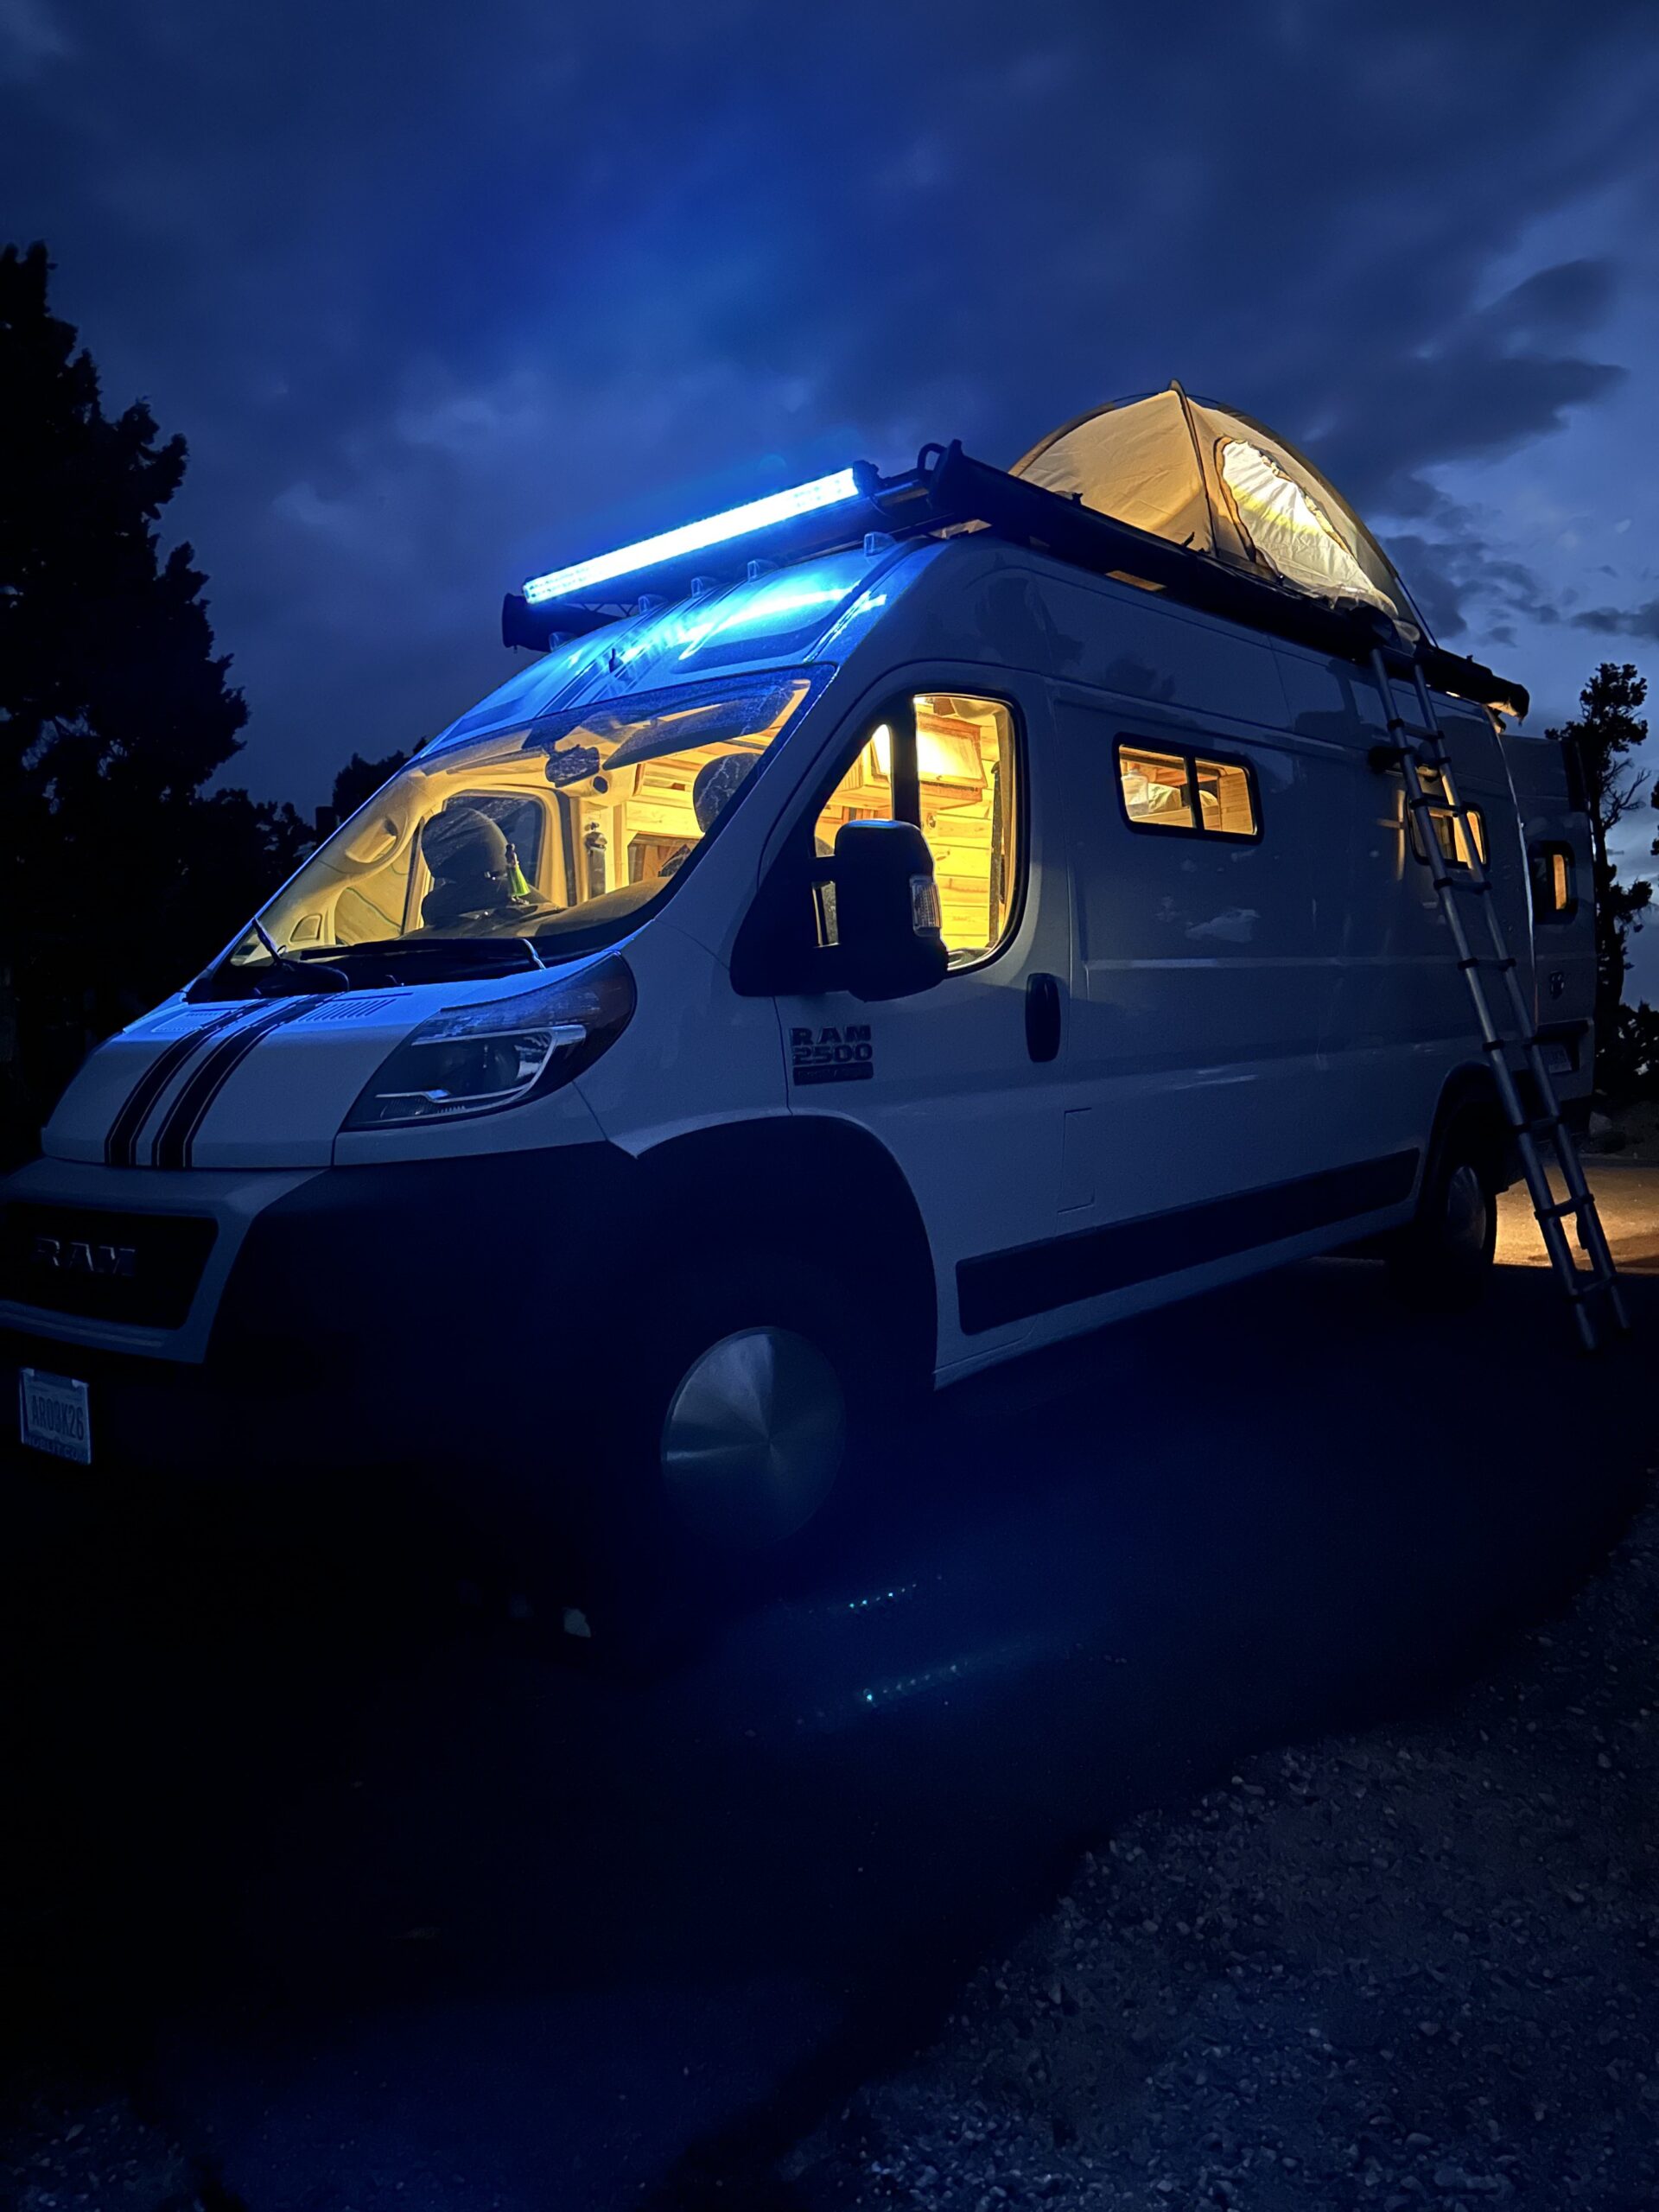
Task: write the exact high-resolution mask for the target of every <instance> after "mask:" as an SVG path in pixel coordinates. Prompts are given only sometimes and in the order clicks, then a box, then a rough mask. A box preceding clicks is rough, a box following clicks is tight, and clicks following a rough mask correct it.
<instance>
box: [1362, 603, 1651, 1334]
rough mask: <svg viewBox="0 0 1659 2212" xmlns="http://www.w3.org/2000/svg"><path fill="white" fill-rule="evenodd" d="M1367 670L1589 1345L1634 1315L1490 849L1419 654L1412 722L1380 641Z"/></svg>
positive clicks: (1531, 1183)
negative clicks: (1556, 1179) (1449, 846)
mask: <svg viewBox="0 0 1659 2212" xmlns="http://www.w3.org/2000/svg"><path fill="white" fill-rule="evenodd" d="M1371 673H1372V675H1373V677H1375V678H1376V688H1377V690H1379V691H1380V692H1381V694H1382V695H1383V712H1384V714H1385V715H1386V716H1387V718H1388V726H1389V757H1390V760H1392V758H1393V757H1394V755H1395V754H1396V753H1397V755H1398V758H1399V763H1400V767H1401V770H1402V773H1403V775H1404V777H1405V784H1406V804H1407V807H1408V810H1409V813H1410V818H1411V820H1412V822H1413V823H1414V825H1415V828H1416V831H1417V836H1418V838H1419V840H1420V841H1421V847H1422V853H1423V857H1424V858H1425V859H1426V860H1427V862H1428V864H1429V866H1430V868H1433V871H1434V876H1433V881H1434V889H1435V892H1436V893H1437V894H1438V896H1439V899H1440V912H1442V913H1443V914H1444V915H1445V916H1446V926H1447V927H1448V928H1449V930H1450V931H1451V932H1452V945H1453V947H1454V948H1455V950H1456V952H1457V958H1458V966H1459V968H1460V969H1462V971H1463V976H1464V981H1465V982H1466V983H1467V984H1468V986H1469V995H1470V997H1471V1000H1472V1001H1474V1008H1475V1019H1476V1020H1477V1022H1478V1024H1479V1027H1480V1036H1481V1042H1482V1045H1483V1046H1484V1049H1485V1052H1486V1056H1487V1058H1488V1060H1489V1061H1490V1063H1491V1070H1492V1074H1493V1077H1495V1079H1496V1081H1497V1090H1498V1096H1499V1098H1500V1099H1501V1100H1502V1102H1503V1113H1504V1116H1505V1118H1506V1119H1507V1121H1508V1122H1509V1125H1510V1129H1511V1130H1512V1131H1513V1132H1514V1135H1515V1142H1516V1151H1517V1152H1518V1153H1519V1154H1520V1157H1521V1167H1522V1173H1523V1174H1524V1175H1525V1177H1526V1179H1527V1189H1528V1191H1529V1192H1530V1193H1531V1197H1532V1210H1533V1211H1534V1213H1535V1215H1536V1216H1537V1217H1538V1226H1539V1229H1540V1230H1541V1231H1542V1234H1543V1239H1544V1249H1546V1250H1547V1251H1548V1254H1549V1262H1550V1265H1551V1267H1552V1268H1554V1270H1555V1276H1556V1280H1557V1281H1559V1282H1560V1286H1561V1288H1562V1289H1563V1290H1564V1291H1565V1292H1566V1294H1567V1299H1568V1300H1569V1301H1570V1303H1571V1306H1572V1309H1573V1319H1574V1321H1575V1322H1576V1323H1577V1325H1578V1332H1579V1338H1580V1342H1581V1343H1582V1344H1583V1346H1584V1349H1585V1350H1586V1351H1595V1349H1596V1348H1597V1346H1598V1344H1599V1343H1600V1341H1601V1328H1600V1319H1601V1318H1605V1319H1607V1320H1610V1321H1611V1325H1612V1326H1613V1328H1614V1330H1616V1331H1618V1332H1624V1331H1625V1330H1627V1329H1628V1328H1629V1327H1630V1320H1629V1317H1628V1316H1627V1314H1626V1313H1625V1310H1624V1294H1623V1293H1622V1291H1621V1290H1620V1287H1619V1281H1618V1268H1616V1267H1615V1266H1614V1265H1613V1255H1612V1254H1611V1251H1609V1249H1608V1248H1607V1237H1606V1234H1605V1231H1604V1230H1603V1228H1602V1225H1601V1217H1600V1215H1599V1213H1598V1212H1597V1211H1596V1201H1595V1198H1594V1197H1593V1196H1592V1193H1591V1190H1590V1186H1589V1185H1588V1184H1587V1183H1586V1180H1585V1178H1584V1168H1583V1165H1582V1163H1581V1162H1580V1159H1579V1148H1578V1146H1577V1145H1576V1144H1575V1143H1574V1142H1573V1132H1572V1131H1571V1129H1569V1128H1567V1123H1566V1122H1564V1121H1563V1120H1562V1118H1561V1109H1560V1101H1559V1100H1558V1099H1557V1097H1556V1096H1555V1086H1554V1084H1553V1083H1552V1082H1551V1081H1550V1077H1549V1071H1548V1068H1547V1067H1546V1066H1545V1065H1544V1056H1543V1052H1542V1050H1541V1046H1540V1045H1539V1042H1538V1037H1537V1029H1536V1023H1535V1017H1534V1013H1533V1010H1532V1009H1531V1008H1529V1007H1528V1005H1527V1001H1526V997H1525V995H1524V993H1523V992H1522V988H1521V982H1520V977H1519V976H1518V974H1517V973H1516V961H1515V956H1514V955H1513V954H1512V953H1511V952H1510V948H1509V945H1508V944H1507V942H1506V941H1505V938H1504V935H1503V923H1502V922H1501V921H1500V920H1499V919H1498V913H1497V899H1495V898H1494V897H1493V895H1492V879H1491V874H1489V872H1488V870H1487V867H1486V856H1485V854H1484V852H1483V851H1482V850H1481V847H1480V843H1479V841H1478V839H1477V837H1476V835H1475V829H1474V824H1473V823H1471V820H1470V818H1469V812H1468V810H1467V808H1466V807H1465V805H1464V804H1463V802H1462V800H1461V799H1460V798H1459V797H1458V791H1457V785H1456V783H1455V782H1454V780H1453V779H1452V763H1451V760H1450V759H1449V758H1448V756H1447V753H1446V733H1445V731H1444V730H1443V729H1442V728H1441V727H1440V717H1439V716H1438V715H1437V714H1436V713H1435V711H1434V702H1433V698H1432V697H1431V696H1430V694H1429V689H1428V685H1427V683H1426V682H1425V681H1424V678H1423V671H1422V668H1421V664H1420V663H1418V662H1417V661H1415V660H1414V661H1413V663H1412V667H1411V677H1412V683H1413V685H1414V689H1415V691H1416V694H1417V706H1418V710H1419V712H1420V714H1421V717H1422V719H1421V722H1420V723H1417V724H1413V723H1410V722H1408V721H1406V720H1405V718H1404V717H1403V715H1402V714H1401V712H1400V710H1399V707H1398V705H1397V703H1396V701H1395V689H1394V682H1393V679H1392V677H1390V675H1389V668H1388V664H1387V662H1386V660H1385V658H1384V657H1383V650H1382V648H1381V646H1375V647H1373V649H1372V652H1371ZM1425 769H1427V770H1428V771H1429V772H1431V773H1432V774H1433V776H1434V778H1435V779H1437V781H1438V783H1439V786H1440V789H1439V791H1438V793H1435V792H1431V791H1428V790H1427V789H1426V788H1425V786H1424V783H1423V773H1422V772H1423V771H1424V770H1425ZM1437 807H1438V809H1439V810H1440V812H1441V814H1442V815H1444V814H1446V813H1448V812H1449V813H1450V815H1451V817H1452V821H1453V823H1455V824H1456V829H1455V831H1454V836H1453V843H1454V849H1455V847H1456V845H1457V844H1458V843H1459V842H1460V843H1461V848H1462V849H1461V852H1460V853H1459V857H1458V860H1457V861H1456V863H1455V864H1454V863H1453V861H1452V860H1450V859H1449V858H1448V857H1447V855H1446V853H1445V852H1444V850H1443V849H1442V848H1441V845H1440V838H1439V836H1438V835H1437V834H1436V829H1435V823H1434V818H1433V817H1434V812H1435V810H1436V808H1437ZM1460 897H1466V898H1470V899H1474V900H1476V901H1477V902H1478V905H1479V906H1481V907H1482V908H1483V909H1484V912H1485V916H1486V928H1487V933H1488V936H1489V938H1490V939H1491V950H1490V951H1489V952H1482V953H1478V952H1476V951H1475V950H1474V949H1473V947H1472V946H1471V944H1470V941H1469V930H1468V926H1467V925H1466V923H1465V917H1464V912H1463V908H1462V906H1461V905H1460V903H1459V900H1460ZM1487 973H1491V974H1497V975H1501V976H1503V982H1504V984H1505V986H1506V987H1507V988H1508V991H1509V995H1510V1010H1511V1013H1512V1014H1513V1017H1514V1025H1515V1026H1514V1031H1513V1033H1509V1034H1506V1033H1504V1032H1503V1030H1502V1029H1500V1028H1499V1027H1498V1024H1497V1020H1496V1019H1495V1018H1494V1015H1493V1012H1492V1006H1491V998H1490V996H1489V995H1488V992H1487V989H1486V985H1485V982H1484V974H1487ZM1511 1054H1514V1055H1516V1056H1518V1059H1519V1065H1516V1062H1515V1061H1514V1060H1512V1059H1511V1057H1510V1056H1511ZM1523 1073H1524V1075H1525V1076H1526V1077H1529V1078H1530V1083H1531V1094H1532V1098H1533V1100H1534V1101H1535V1106H1536V1110H1533V1109H1532V1108H1531V1107H1530V1106H1529V1102H1528V1100H1527V1099H1526V1098H1525V1097H1523V1096H1522V1089H1521V1078H1522V1075H1523ZM1545 1141H1547V1142H1548V1144H1549V1145H1551V1146H1553V1147H1554V1157H1555V1163H1556V1165H1557V1166H1558V1167H1559V1168H1560V1174H1561V1179H1562V1181H1563V1182H1564V1183H1565V1184H1566V1185H1567V1196H1566V1198H1556V1196H1555V1194H1554V1192H1553V1191H1552V1190H1551V1189H1550V1186H1549V1173H1548V1165H1547V1162H1546V1160H1545V1157H1544V1154H1543V1153H1542V1152H1541V1149H1540V1146H1541V1142H1545ZM1568 1217H1573V1218H1574V1219H1575V1220H1576V1224H1577V1227H1578V1235H1579V1245H1580V1249H1581V1250H1582V1252H1583V1253H1584V1255H1585V1256H1586V1260H1587V1261H1588V1262H1589V1264H1588V1266H1587V1267H1586V1268H1580V1267H1578V1266H1577V1265H1575V1263H1574V1262H1573V1253H1572V1250H1571V1248H1570V1247H1569V1245H1568V1243H1567V1229H1566V1224H1567V1219H1568Z"/></svg>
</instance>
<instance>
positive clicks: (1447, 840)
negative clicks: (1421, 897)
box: [1407, 768, 1486, 868]
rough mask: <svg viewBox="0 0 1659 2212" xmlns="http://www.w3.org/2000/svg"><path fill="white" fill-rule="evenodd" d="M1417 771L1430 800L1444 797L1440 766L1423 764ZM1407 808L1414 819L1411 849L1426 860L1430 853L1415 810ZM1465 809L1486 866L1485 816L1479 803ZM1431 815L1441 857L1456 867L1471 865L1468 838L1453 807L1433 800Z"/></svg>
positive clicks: (1483, 864) (1412, 822)
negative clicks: (1426, 766)
mask: <svg viewBox="0 0 1659 2212" xmlns="http://www.w3.org/2000/svg"><path fill="white" fill-rule="evenodd" d="M1417 773H1418V776H1419V778H1420V779H1421V783H1422V786H1423V789H1424V791H1426V792H1427V794H1428V797H1429V798H1430V800H1431V802H1432V801H1433V800H1435V799H1437V798H1438V799H1441V800H1442V801H1443V799H1444V786H1443V785H1442V784H1441V781H1440V770H1439V769H1438V768H1420V769H1419V770H1418V772H1417ZM1407 811H1408V815H1409V816H1410V822H1411V849H1412V850H1413V852H1414V853H1415V854H1416V855H1417V857H1418V859H1419V860H1420V861H1421V860H1426V859H1427V854H1426V853H1425V852H1424V850H1423V840H1422V833H1421V830H1419V829H1418V827H1417V817H1416V816H1415V815H1414V814H1411V812H1410V810H1409V809H1408V810H1407ZM1464 812H1465V814H1466V815H1467V816H1468V817H1469V824H1470V827H1471V829H1473V831H1474V833H1475V850H1476V851H1477V852H1478V854H1479V855H1480V864H1481V866H1482V867H1483V868H1484V867H1485V865H1486V817H1485V816H1484V814H1483V813H1482V812H1481V810H1480V809H1479V808H1478V806H1469V807H1465V809H1464ZM1428 818H1429V820H1430V821H1431V822H1432V823H1433V825H1434V842H1435V843H1436V844H1437V845H1438V846H1439V847H1440V858H1441V859H1442V860H1444V861H1449V862H1450V863H1451V865H1452V867H1453V868H1468V867H1469V866H1470V865H1471V861H1470V858H1469V845H1468V840H1467V839H1466V838H1465V836H1464V834H1463V826H1462V824H1461V823H1459V820H1458V817H1457V816H1456V815H1455V814H1454V813H1453V812H1452V809H1451V807H1450V806H1449V805H1446V804H1439V805H1436V804H1431V805H1430V807H1429V810H1428Z"/></svg>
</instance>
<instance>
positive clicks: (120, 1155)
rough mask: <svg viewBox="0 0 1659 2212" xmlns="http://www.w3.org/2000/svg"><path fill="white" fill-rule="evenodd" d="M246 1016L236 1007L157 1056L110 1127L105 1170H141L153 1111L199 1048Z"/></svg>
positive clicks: (129, 1094)
mask: <svg viewBox="0 0 1659 2212" xmlns="http://www.w3.org/2000/svg"><path fill="white" fill-rule="evenodd" d="M246 1012H247V1008H246V1007H239V1006H238V1007H232V1010H231V1012H230V1013H228V1014H216V1015H215V1016H214V1017H213V1020H211V1021H204V1022H203V1023H202V1024H201V1027H200V1028H199V1029H192V1030H191V1031H190V1032H189V1033H188V1034H187V1035H185V1036H183V1037H175V1039H173V1042H172V1043H171V1044H170V1045H169V1046H168V1047H167V1049H166V1051H165V1052H158V1053H157V1054H156V1058H154V1059H153V1060H152V1061H151V1062H150V1064H149V1066H148V1067H147V1068H146V1069H145V1070H144V1071H143V1074H142V1075H141V1076H140V1077H139V1078H138V1080H137V1083H135V1084H134V1085H133V1086H132V1089H131V1090H130V1091H129V1092H128V1094H127V1096H126V1098H125V1100H124V1102H123V1103H122V1107H121V1110H120V1112H119V1113H118V1114H117V1116H116V1117H115V1119H114V1121H112V1122H111V1123H110V1132H109V1135H107V1136H106V1137H105V1140H104V1163H105V1166H107V1167H136V1166H137V1164H138V1133H139V1131H140V1130H141V1129H142V1128H143V1126H144V1123H145V1122H146V1121H148V1120H149V1109H150V1108H151V1107H152V1106H154V1104H155V1103H156V1100H157V1099H158V1098H159V1097H160V1096H161V1095H162V1092H163V1091H164V1090H166V1089H167V1086H168V1084H169V1083H171V1082H172V1080H173V1078H174V1077H175V1075H176V1074H177V1073H178V1071H179V1070H180V1069H181V1067H182V1066H183V1065H184V1064H185V1062H186V1061H187V1060H188V1058H190V1056H191V1054H192V1053H193V1052H195V1051H196V1050H197V1048H198V1046H202V1045H205V1044H206V1043H207V1039H209V1038H210V1037H216V1036H217V1035H218V1034H219V1031H220V1030H221V1029H223V1028H224V1027H226V1024H227V1023H228V1022H232V1021H240V1020H242V1018H243V1016H244V1015H245V1013H246Z"/></svg>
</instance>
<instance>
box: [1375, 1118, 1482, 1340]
mask: <svg viewBox="0 0 1659 2212" xmlns="http://www.w3.org/2000/svg"><path fill="white" fill-rule="evenodd" d="M1497 1190H1498V1178H1497V1172H1496V1168H1495V1164H1494V1161H1493V1158H1492V1152H1491V1144H1490V1141H1488V1139H1487V1137H1486V1135H1485V1134H1484V1131H1483V1130H1482V1128H1481V1127H1480V1125H1479V1124H1478V1122H1476V1121H1475V1120H1473V1119H1472V1118H1471V1116H1467V1115H1465V1116H1462V1117H1461V1118H1459V1120H1458V1121H1456V1122H1453V1123H1452V1126H1451V1128H1449V1129H1447V1130H1446V1134H1445V1135H1444V1136H1443V1137H1442V1138H1441V1139H1440V1141H1439V1142H1438V1143H1437V1145H1436V1146H1435V1147H1434V1150H1433V1154H1431V1155H1430V1159H1429V1164H1428V1169H1427V1173H1426V1174H1425V1176H1424V1179H1423V1187H1422V1191H1421V1195H1420V1196H1419V1198H1418V1201H1417V1216H1416V1218H1415V1220H1414V1221H1413V1223H1412V1224H1411V1225H1410V1227H1409V1228H1408V1229H1404V1230H1402V1231H1401V1232H1400V1234H1399V1236H1398V1238H1397V1239H1396V1240H1395V1243H1394V1245H1393V1248H1392V1249H1390V1251H1389V1255H1388V1268H1389V1282H1390V1283H1391V1285H1392V1287H1393V1288H1394V1290H1395V1294H1396V1295H1397V1296H1398V1297H1399V1298H1400V1299H1401V1300H1402V1301H1403V1302H1404V1303H1405V1304H1406V1305H1408V1306H1412V1307H1414V1309H1415V1310H1416V1311H1417V1312H1419V1313H1466V1312H1468V1311H1469V1309H1470V1308H1471V1307H1472V1306H1477V1305H1478V1304H1479V1302H1480V1300H1481V1299H1482V1297H1483V1296H1484V1294H1485V1291H1486V1287H1487V1285H1488V1283H1489V1282H1490V1281H1491V1272H1492V1255H1493V1251H1494V1249H1495V1248H1496V1246H1497Z"/></svg>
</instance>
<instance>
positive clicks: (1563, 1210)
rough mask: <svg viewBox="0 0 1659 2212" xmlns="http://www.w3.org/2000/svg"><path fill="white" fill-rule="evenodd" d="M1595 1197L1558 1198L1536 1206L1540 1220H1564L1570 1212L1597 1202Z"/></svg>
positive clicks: (1575, 1211)
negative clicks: (1549, 1202)
mask: <svg viewBox="0 0 1659 2212" xmlns="http://www.w3.org/2000/svg"><path fill="white" fill-rule="evenodd" d="M1595 1203H1596V1202H1595V1199H1594V1198H1556V1199H1554V1201H1553V1202H1552V1203H1551V1204H1550V1205H1547V1206H1534V1208H1533V1211H1534V1213H1535V1214H1536V1215H1537V1217H1538V1218H1539V1220H1540V1221H1564V1220H1565V1219H1566V1217H1567V1215H1568V1214H1570V1213H1577V1212H1579V1211H1580V1210H1581V1209H1582V1208H1583V1207H1585V1206H1592V1205H1594V1204H1595Z"/></svg>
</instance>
